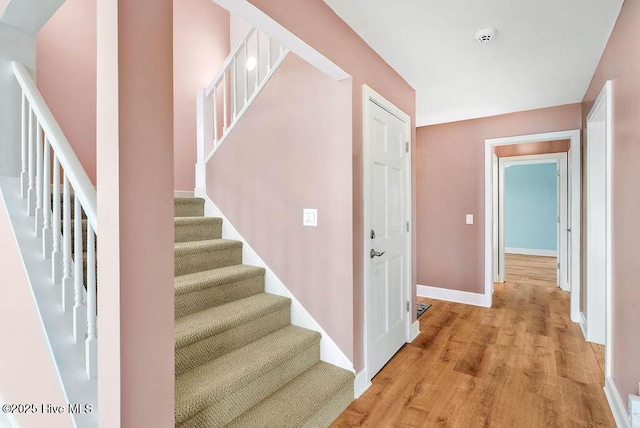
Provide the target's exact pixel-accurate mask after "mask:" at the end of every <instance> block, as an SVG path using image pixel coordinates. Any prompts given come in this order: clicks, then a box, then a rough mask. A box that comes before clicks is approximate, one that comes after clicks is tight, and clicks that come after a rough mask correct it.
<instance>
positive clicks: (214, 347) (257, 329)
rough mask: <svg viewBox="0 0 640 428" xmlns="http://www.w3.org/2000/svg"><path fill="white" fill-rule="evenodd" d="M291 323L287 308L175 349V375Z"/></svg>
mask: <svg viewBox="0 0 640 428" xmlns="http://www.w3.org/2000/svg"><path fill="white" fill-rule="evenodd" d="M290 319H291V311H290V308H289V307H286V308H282V309H280V310H278V311H275V312H272V313H270V314H267V315H265V316H263V317H260V318H255V319H253V320H250V321H248V322H246V323H244V324H242V325H239V326H237V327H235V328H232V329H230V330H226V331H224V332H222V333H220V334H217V335H215V336H211V337H209V338H207V339H205V340H201V341H199V342H196V343H194V344H192V345H189V346H185V347H183V348H179V349H176V353H175V355H176V369H175V370H176V375H180V374H182V373H185V372H186V371H188V370H191V369H193V368H195V367H197V366H199V365H202V364H204V363H206V362H207V361H209V360H212V359H215V358H218V357H219V356H221V355H223V354H226V353H227V352H231V351H233V350H235V349H238V348H240V347H242V346H244V345H247V344H248V343H251V342H253V341H254V340H257V339H259V338H261V337H264V336H266V335H267V334H270V333H273V332H274V331H276V330H279V329H281V328H283V327H285V326H287V325H289V323H290Z"/></svg>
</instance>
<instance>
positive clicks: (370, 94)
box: [362, 84, 415, 377]
mask: <svg viewBox="0 0 640 428" xmlns="http://www.w3.org/2000/svg"><path fill="white" fill-rule="evenodd" d="M371 102H373V103H375V104H377V105H378V106H380V107H381V108H383V109H384V110H386V111H388V112H389V113H391V114H392V115H394V116H395V117H397V118H398V119H399V120H401V121H402V122H404V123H405V126H406V128H405V131H406V134H407V142H408V146H409V150H408V153H406V156H405V158H406V160H405V162H406V165H405V177H404V181H405V189H406V190H405V200H406V207H405V215H406V216H407V217H406V219H405V220H406V221H408V222H410V221H411V213H412V199H411V176H412V167H413V165H412V164H411V144H412V136H411V117H410V116H409V115H408V114H406V113H405V112H403V111H402V110H400V109H399V108H398V107H396V106H395V105H394V104H393V103H392V102H390V101H389V100H387V99H386V98H385V97H383V96H382V95H380V94H379V93H377V92H376V91H375V90H374V89H373V88H371V87H370V86H368V85H366V84H365V85H362V118H363V120H362V126H363V133H362V135H363V142H362V158H363V168H362V183H363V184H362V200H363V205H362V206H363V210H362V219H363V222H362V232H363V233H362V234H363V236H362V239H363V246H362V260H363V267H364V268H363V279H364V281H363V288H364V290H363V293H362V294H363V326H364V328H363V329H362V333H363V335H364V337H363V351H364V368H365V370H366V371H367V374H368V375H369V376H371V377H373V376H374V375H375V373H369V372H368V368H367V360H368V352H369V346H368V343H367V342H368V340H367V336H368V330H367V328H368V315H369V314H368V312H369V310H368V306H369V305H368V298H369V294H368V284H369V269H368V268H367V266H368V263H369V258H370V256H369V250H370V248H371V245H370V238H369V230H370V224H371V221H370V218H369V211H368V206H369V192H368V189H369V184H370V178H369V175H370V171H369V167H368V163H369V162H368V157H369V150H368V145H367V141H368V139H369V132H370V131H369V121H370V114H369V111H370V104H371ZM411 244H412V238H411V233H410V232H409V231H407V232H406V253H405V254H406V260H407V262H406V265H405V273H406V275H405V277H406V284H405V289H404V298H403V299H402V300H403V301H404V300H408V301H409V302H412V301H413V298H412V287H411V272H412V248H411ZM414 316H415V308H413V310H410V311H409V313H408V315H407V317H406V319H407V320H406V330H405V332H406V333H405V334H406V336H405V337H406V342H407V343H409V342H411V341H412V340H413V339H411V323H412V321H413V319H414Z"/></svg>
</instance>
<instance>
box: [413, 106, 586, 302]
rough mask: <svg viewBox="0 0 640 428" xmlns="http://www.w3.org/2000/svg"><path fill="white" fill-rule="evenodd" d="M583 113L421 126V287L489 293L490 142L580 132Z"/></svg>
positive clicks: (567, 109) (566, 109)
mask: <svg viewBox="0 0 640 428" xmlns="http://www.w3.org/2000/svg"><path fill="white" fill-rule="evenodd" d="M581 111H582V110H581V105H580V104H570V105H566V106H559V107H552V108H546V109H539V110H531V111H526V112H520V113H512V114H507V115H501V116H493V117H487V118H482V119H474V120H467V121H462V122H453V123H447V124H443V125H433V126H425V127H421V128H418V131H417V134H418V144H417V162H416V170H417V172H418V178H417V194H418V199H417V210H418V221H417V228H418V284H421V285H428V286H433V287H441V288H447V289H451V290H460V291H469V292H472V293H484V257H485V254H484V191H485V189H484V150H485V139H487V138H498V137H508V136H515V135H527V134H538V133H544V132H554V131H566V130H572V129H580V127H581V121H582V119H581V117H582V113H581ZM466 214H473V215H474V224H473V225H466V224H465V215H466Z"/></svg>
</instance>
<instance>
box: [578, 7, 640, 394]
mask: <svg viewBox="0 0 640 428" xmlns="http://www.w3.org/2000/svg"><path fill="white" fill-rule="evenodd" d="M638 52H640V2H636V1H625V2H624V4H623V5H622V10H621V11H620V15H619V16H618V21H617V23H616V26H615V27H614V30H613V33H612V34H611V37H610V38H609V42H608V44H607V47H606V49H605V51H604V55H603V57H602V59H601V61H600V65H599V66H598V68H597V70H596V73H595V75H594V77H593V80H592V81H591V85H590V86H589V89H588V91H587V93H586V95H585V97H584V101H583V110H582V112H583V120H584V122H583V123H584V128H583V129H586V117H587V115H588V114H589V112H590V111H591V108H592V107H593V104H594V102H595V100H596V98H597V97H598V95H599V94H600V91H601V90H602V87H603V86H604V84H605V82H606V81H607V80H613V147H612V150H613V173H612V179H613V181H612V183H613V189H612V190H613V194H612V204H613V207H612V210H613V213H612V215H613V221H612V228H613V230H612V239H611V244H612V279H611V283H612V287H613V352H614V355H613V379H614V381H615V384H616V386H617V387H618V390H619V392H620V397H622V399H623V401H624V403H625V404H626V398H627V394H631V393H633V394H638V382H640V364H639V363H638V362H639V361H640V340H638V338H640V287H639V286H638V278H640V264H638V257H637V249H638V242H640V226H639V225H638V222H637V219H636V216H635V214H636V213H637V212H638V211H640V194H639V193H638V190H637V185H636V183H638V181H639V180H640V167H639V166H640V145H639V144H638V142H639V141H640V126H639V124H638V120H639V118H640V74H638V70H640V56H639V55H638ZM583 144H584V145H586V139H585V138H584V136H583ZM583 153H586V149H584V151H583ZM583 163H584V159H583ZM583 186H584V177H583ZM583 227H584V222H583ZM583 260H584V259H583ZM583 269H584V268H583Z"/></svg>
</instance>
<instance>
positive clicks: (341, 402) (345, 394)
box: [302, 383, 353, 428]
mask: <svg viewBox="0 0 640 428" xmlns="http://www.w3.org/2000/svg"><path fill="white" fill-rule="evenodd" d="M352 401H353V383H350V384H348V385H345V386H344V387H342V388H341V389H340V390H339V391H338V392H337V393H336V395H334V397H333V398H332V399H331V400H329V401H328V402H326V403H325V404H324V406H322V408H321V409H320V410H319V411H318V412H317V413H316V414H315V415H313V417H311V418H310V419H308V420H307V421H306V422H305V423H304V425H302V428H317V427H328V426H330V425H331V424H332V423H333V421H335V420H336V419H337V418H338V416H340V414H341V413H342V412H344V409H346V408H347V407H348V406H349V404H351V402H352Z"/></svg>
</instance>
